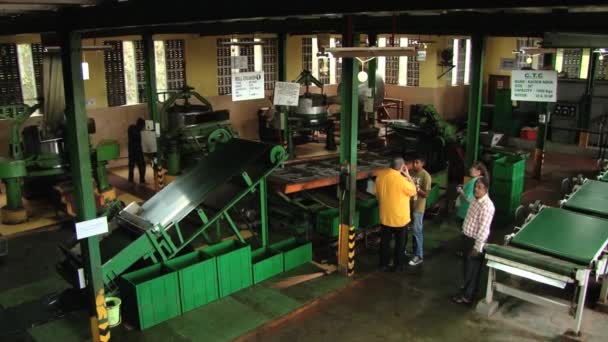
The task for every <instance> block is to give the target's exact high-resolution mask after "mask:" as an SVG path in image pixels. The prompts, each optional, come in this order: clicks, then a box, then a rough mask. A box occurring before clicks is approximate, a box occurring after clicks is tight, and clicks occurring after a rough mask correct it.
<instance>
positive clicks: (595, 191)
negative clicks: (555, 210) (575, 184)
mask: <svg viewBox="0 0 608 342" xmlns="http://www.w3.org/2000/svg"><path fill="white" fill-rule="evenodd" d="M563 208H565V209H568V210H572V211H577V212H580V213H584V214H589V215H593V216H599V217H603V218H608V182H600V181H594V180H588V181H586V182H585V183H584V184H583V185H581V187H580V188H579V189H578V190H577V191H576V192H575V193H574V194H572V196H570V198H568V199H567V200H566V202H564V204H563Z"/></svg>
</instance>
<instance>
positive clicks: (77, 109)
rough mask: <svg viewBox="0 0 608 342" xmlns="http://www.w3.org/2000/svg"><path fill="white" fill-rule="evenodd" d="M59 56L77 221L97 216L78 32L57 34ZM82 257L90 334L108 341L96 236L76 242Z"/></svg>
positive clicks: (94, 337)
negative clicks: (58, 35)
mask: <svg viewBox="0 0 608 342" xmlns="http://www.w3.org/2000/svg"><path fill="white" fill-rule="evenodd" d="M60 44H61V57H62V64H63V82H64V89H65V105H66V118H67V141H68V146H69V154H70V165H72V168H71V171H72V182H73V184H74V198H75V206H76V220H77V221H78V222H81V221H86V220H90V219H94V218H95V217H96V216H97V208H96V206H95V198H94V195H93V175H92V170H91V152H90V149H89V133H88V130H87V120H88V119H87V113H86V110H85V97H84V82H83V81H82V67H81V63H82V46H81V44H82V42H81V37H80V34H79V33H75V32H63V33H62V34H61V42H60ZM80 245H81V249H82V255H83V258H84V265H85V274H86V278H87V288H88V290H89V294H90V312H89V313H90V319H91V335H92V338H93V341H108V340H109V339H110V330H109V326H108V321H107V313H106V310H105V294H104V287H103V281H102V272H101V255H100V252H99V239H98V237H97V236H94V237H90V238H88V239H86V240H83V241H81V242H80Z"/></svg>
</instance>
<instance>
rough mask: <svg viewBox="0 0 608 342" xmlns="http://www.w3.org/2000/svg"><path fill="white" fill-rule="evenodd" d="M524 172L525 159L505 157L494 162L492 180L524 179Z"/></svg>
mask: <svg viewBox="0 0 608 342" xmlns="http://www.w3.org/2000/svg"><path fill="white" fill-rule="evenodd" d="M525 172H526V159H525V158H521V157H519V156H512V155H507V156H504V157H502V158H498V159H496V160H494V164H493V166H492V178H493V179H502V180H513V179H520V178H524V176H525Z"/></svg>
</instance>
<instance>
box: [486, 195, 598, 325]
mask: <svg viewBox="0 0 608 342" xmlns="http://www.w3.org/2000/svg"><path fill="white" fill-rule="evenodd" d="M506 241H507V242H506V245H504V246H498V245H492V244H489V245H487V246H486V247H485V252H486V259H487V265H488V268H489V272H488V286H487V292H486V297H485V299H484V300H482V301H480V302H479V304H478V306H477V309H478V311H480V312H482V313H485V314H488V315H490V314H492V313H493V312H495V311H496V310H497V309H498V302H496V301H495V300H494V292H500V293H503V294H506V295H509V296H512V297H517V298H519V299H522V300H525V301H528V302H531V303H534V304H538V305H542V306H546V307H550V308H554V309H561V310H563V311H564V312H568V313H569V314H573V316H574V326H573V328H572V329H571V330H570V331H569V332H568V334H567V335H566V336H571V335H574V336H579V335H580V329H581V323H582V319H583V311H584V306H585V298H586V295H587V287H588V285H589V279H590V276H591V274H592V273H595V275H596V277H598V278H599V277H601V278H603V281H602V289H601V292H600V301H599V303H598V304H599V305H606V304H608V302H607V297H608V277H607V275H608V251H607V250H606V248H607V247H608V220H606V219H603V218H599V217H594V216H590V215H586V214H582V213H578V212H574V211H570V210H565V209H561V208H549V207H543V208H541V209H540V211H539V212H538V214H536V215H535V216H531V217H530V218H529V219H528V221H527V222H526V223H525V224H524V226H523V227H521V229H519V230H518V231H516V232H515V233H513V234H511V235H508V236H507V238H506ZM496 271H501V272H505V273H508V274H510V275H513V276H517V277H520V278H526V279H529V280H532V281H534V282H537V283H541V284H545V285H550V286H554V287H558V288H561V289H565V288H566V285H568V284H573V285H574V286H575V288H576V291H575V293H574V298H573V300H572V301H563V300H560V299H556V298H549V297H546V296H542V295H539V294H535V293H530V292H526V291H525V290H522V289H519V288H515V287H512V286H510V285H507V284H504V283H500V282H499V281H498V280H497V278H496Z"/></svg>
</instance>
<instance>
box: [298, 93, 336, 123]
mask: <svg viewBox="0 0 608 342" xmlns="http://www.w3.org/2000/svg"><path fill="white" fill-rule="evenodd" d="M292 115H293V116H295V117H298V118H301V119H307V120H311V121H312V120H325V119H327V97H326V96H325V95H323V94H308V95H302V96H300V99H299V100H298V106H297V107H296V108H295V109H294V110H293V111H292Z"/></svg>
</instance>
